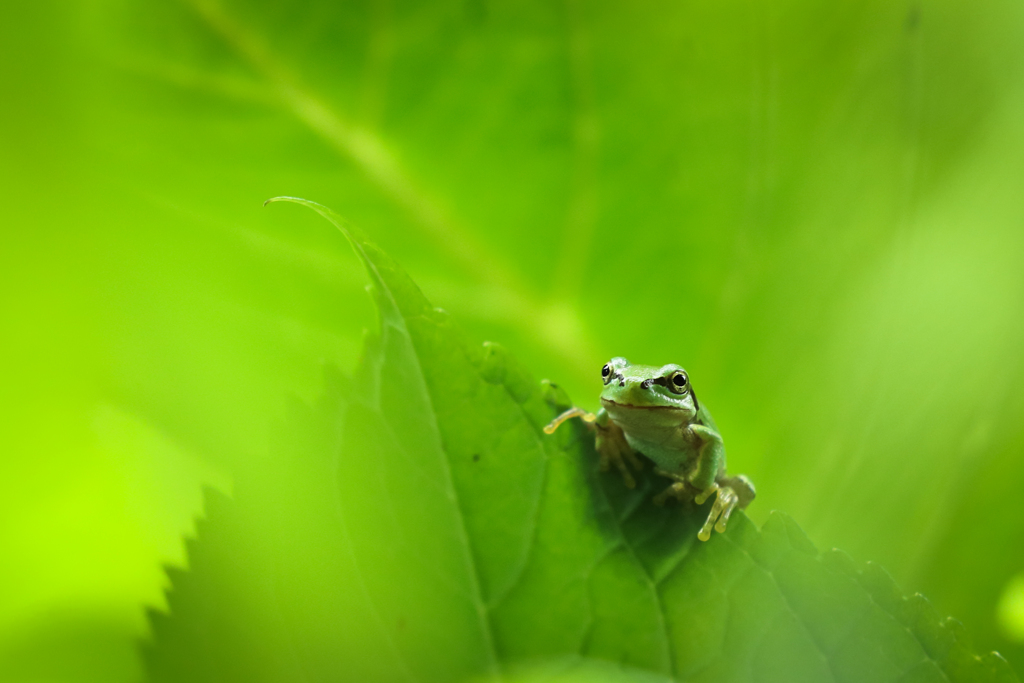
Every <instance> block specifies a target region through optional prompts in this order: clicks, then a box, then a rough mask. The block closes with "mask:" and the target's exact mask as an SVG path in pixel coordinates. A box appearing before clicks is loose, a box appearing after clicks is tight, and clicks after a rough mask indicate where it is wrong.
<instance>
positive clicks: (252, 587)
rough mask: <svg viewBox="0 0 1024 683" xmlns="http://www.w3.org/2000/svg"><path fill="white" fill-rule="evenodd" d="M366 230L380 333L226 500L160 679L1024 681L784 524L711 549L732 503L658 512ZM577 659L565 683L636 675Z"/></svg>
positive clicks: (728, 538)
mask: <svg viewBox="0 0 1024 683" xmlns="http://www.w3.org/2000/svg"><path fill="white" fill-rule="evenodd" d="M299 201H301V200H299ZM313 207H314V208H315V209H317V210H318V211H320V212H321V213H323V214H324V215H325V216H327V217H328V218H331V220H333V221H334V222H335V224H336V225H338V226H339V227H341V228H342V229H343V230H346V228H344V227H343V226H342V224H341V222H340V220H339V219H338V218H337V217H335V216H333V215H332V214H330V212H328V211H326V210H324V209H322V207H318V206H316V205H313ZM346 232H347V230H346ZM352 243H353V246H354V247H355V248H356V250H357V252H358V253H359V254H360V256H361V257H362V258H363V260H364V262H365V265H366V268H367V271H368V272H369V275H370V280H371V282H372V286H373V291H374V295H375V300H376V301H377V304H378V310H379V313H380V322H381V326H380V332H379V334H378V335H377V336H375V337H374V338H373V339H372V342H371V344H370V347H369V349H368V351H367V353H366V355H365V357H364V359H363V362H362V364H361V366H360V368H359V370H358V371H357V373H356V374H355V375H354V376H353V377H351V378H346V377H344V376H340V375H335V376H334V380H333V383H332V386H331V388H330V389H329V391H328V392H327V394H326V395H325V398H324V399H323V400H322V401H321V402H320V403H319V404H318V405H317V406H316V407H315V408H314V409H305V408H303V407H301V406H296V408H295V411H294V415H293V417H292V419H291V421H290V422H289V424H288V425H287V427H286V429H285V431H284V432H283V433H282V435H281V437H280V439H279V441H278V449H279V450H278V452H277V453H276V454H275V456H274V466H273V467H272V468H270V469H269V470H268V473H267V474H268V476H267V478H266V479H265V480H263V481H261V482H254V483H253V485H252V488H250V489H249V490H248V491H245V492H244V493H240V495H239V499H238V503H237V505H236V504H232V503H230V502H228V501H227V500H225V499H223V498H221V497H218V496H216V495H214V496H212V497H211V498H210V499H209V507H208V513H209V518H208V519H207V520H206V521H205V522H203V524H202V526H201V528H200V532H199V539H200V540H199V541H198V542H197V543H193V544H192V545H191V551H190V562H191V566H192V570H191V571H190V572H188V573H180V572H175V573H174V588H173V592H172V593H171V594H170V597H169V605H170V616H162V615H156V616H155V617H154V619H155V623H154V632H155V643H154V644H153V646H152V648H151V649H150V652H149V662H150V674H151V678H152V679H153V680H154V681H159V682H161V683H172V682H184V681H249V682H253V681H280V680H293V679H300V678H301V679H304V680H337V679H338V678H339V677H340V678H343V679H346V680H359V681H386V680H401V679H410V680H418V681H458V680H463V679H467V678H470V677H474V676H480V675H487V674H491V675H493V676H494V677H495V680H500V676H499V674H500V672H501V671H502V670H504V669H505V668H507V667H509V666H510V665H512V666H514V665H517V664H519V665H524V664H525V663H529V662H531V661H544V660H558V659H559V658H566V657H570V658H571V657H574V656H578V657H582V658H584V660H589V659H596V660H604V661H607V662H616V663H619V664H620V665H623V666H628V667H633V668H635V669H638V670H639V671H641V672H645V673H646V674H648V675H649V674H658V675H660V676H663V677H665V678H667V679H671V680H688V681H689V680H693V681H716V682H723V681H748V680H758V681H830V680H832V681H840V680H842V681H867V680H870V681H879V682H882V681H894V682H895V681H907V680H914V681H950V680H952V681H1006V682H1010V681H1015V680H1016V677H1015V676H1014V675H1013V673H1012V671H1011V669H1010V667H1009V665H1008V664H1007V663H1006V661H1005V660H1003V659H1002V658H1001V657H999V656H998V655H996V654H994V653H993V654H991V655H988V656H986V657H977V656H976V655H974V654H973V652H972V651H971V647H970V645H969V644H968V643H967V641H966V639H965V637H964V636H963V634H962V632H961V629H962V627H960V626H959V624H958V623H956V622H952V621H951V620H947V621H940V619H939V617H938V615H937V613H936V612H935V610H934V609H933V608H932V607H931V606H930V605H929V604H928V602H927V601H926V600H925V599H924V598H922V597H921V596H915V597H914V598H910V599H907V598H904V597H903V596H902V595H901V593H900V591H899V590H898V589H897V588H896V585H895V583H894V582H893V581H892V579H891V578H890V577H889V575H888V574H886V573H885V572H884V570H882V569H880V568H879V567H877V566H876V565H868V566H867V567H866V568H864V569H858V568H857V566H856V565H855V563H854V562H853V561H852V560H851V559H850V558H849V557H848V556H846V555H844V554H843V553H841V552H839V551H832V552H830V553H826V554H825V555H823V556H822V555H819V554H818V552H817V551H816V550H815V548H814V546H813V545H812V544H811V543H810V541H809V540H808V539H807V537H806V536H805V535H804V534H803V532H802V531H801V530H800V529H799V527H797V525H796V524H795V523H794V522H793V521H792V520H790V519H789V518H788V517H785V516H784V515H781V514H778V513H776V514H773V515H772V516H771V517H769V520H768V522H767V523H766V524H765V526H764V528H763V529H762V530H761V531H760V532H758V531H757V529H756V528H755V527H754V526H753V525H752V524H751V523H750V522H749V521H748V520H747V518H746V517H745V516H744V515H742V514H739V515H738V516H737V518H736V519H735V521H734V522H733V523H732V524H731V526H730V529H729V531H728V532H727V533H726V534H724V535H718V534H716V535H715V537H714V539H713V540H711V541H709V542H707V543H702V542H700V541H698V540H697V537H696V534H697V530H698V529H699V527H700V524H701V522H702V520H703V517H704V516H706V514H707V507H709V506H710V504H706V506H705V508H704V509H697V510H695V509H692V508H691V507H687V508H685V509H683V510H682V511H680V510H679V509H667V508H659V507H656V506H655V505H653V503H651V501H650V497H651V496H650V494H651V492H652V489H655V488H656V487H657V486H658V482H657V481H655V478H654V477H651V478H646V477H645V478H644V480H643V482H642V485H641V486H640V487H638V489H637V490H629V489H626V488H625V487H624V486H623V485H622V484H621V482H620V481H619V480H618V477H615V476H608V475H599V474H598V473H597V472H596V469H595V467H594V464H595V462H596V456H595V453H594V451H593V446H592V442H591V437H590V435H589V433H588V432H587V431H586V430H585V429H583V428H579V429H578V431H576V432H575V433H566V434H565V435H564V436H562V437H560V438H557V439H556V438H553V437H545V436H544V435H543V432H542V430H541V428H542V426H543V425H544V424H545V423H546V422H547V421H548V420H550V418H551V417H553V415H554V414H555V411H554V407H553V406H550V405H548V404H547V403H546V402H545V400H544V399H543V397H542V395H541V391H540V388H539V384H538V383H537V382H535V381H534V380H532V379H531V378H530V377H529V376H528V374H526V373H525V372H524V371H523V370H522V369H521V368H520V367H519V366H518V365H517V364H516V362H515V361H514V359H513V358H512V357H511V356H510V355H509V354H508V353H507V352H504V351H503V350H502V349H501V347H498V346H495V345H484V346H483V347H470V346H467V345H466V344H465V343H464V342H463V340H462V337H461V335H460V333H458V332H457V331H456V330H455V329H454V328H453V326H452V323H451V320H450V318H449V316H448V315H447V314H446V313H444V312H443V311H441V310H440V309H436V308H432V307H431V306H430V304H429V303H428V302H427V300H426V299H425V298H424V297H423V295H422V294H421V293H420V292H419V290H418V289H417V288H416V286H415V285H414V284H413V283H412V281H411V280H410V279H409V278H408V277H407V276H406V275H405V274H404V273H403V272H402V271H400V270H399V269H397V268H396V266H395V265H394V263H393V262H392V261H391V260H390V259H389V258H388V257H387V256H385V255H384V254H383V253H382V252H380V251H379V250H378V249H376V248H375V247H372V246H370V245H369V244H367V243H365V242H362V241H361V240H360V239H358V238H352ZM577 427H579V425H577ZM662 485H664V482H662ZM569 669H570V670H569V671H564V670H563V671H559V670H558V669H557V668H556V669H555V674H557V676H559V677H561V678H559V679H557V680H563V679H568V680H584V679H585V680H599V679H600V678H599V676H600V675H606V676H611V680H623V677H622V675H621V672H619V673H616V672H615V671H614V669H612V670H611V672H610V673H608V672H604V670H602V669H600V668H597V669H595V670H594V671H589V670H587V669H586V668H584V669H583V672H582V673H581V672H580V671H572V670H571V667H569ZM546 675H548V676H550V675H554V674H551V673H548V674H546ZM531 676H539V674H537V673H536V672H533V673H530V674H527V680H532V679H531V678H530V677H531ZM581 676H582V678H581ZM541 680H543V678H541ZM548 680H550V678H549V679H548ZM634 680H635V679H634Z"/></svg>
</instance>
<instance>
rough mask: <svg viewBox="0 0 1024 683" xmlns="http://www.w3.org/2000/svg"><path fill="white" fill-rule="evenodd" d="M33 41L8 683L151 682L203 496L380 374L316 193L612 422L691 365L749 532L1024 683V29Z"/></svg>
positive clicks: (370, 28)
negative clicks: (609, 364)
mask: <svg viewBox="0 0 1024 683" xmlns="http://www.w3.org/2000/svg"><path fill="white" fill-rule="evenodd" d="M0 12H2V15H0V93H2V96H0V186H2V187H3V189H4V192H5V195H6V196H5V201H4V203H3V208H2V209H0V211H2V213H0V215H2V216H3V221H2V236H3V237H2V238H3V242H2V244H0V306H2V308H0V321H2V329H0V332H2V335H0V364H2V367H0V372H2V377H3V380H2V382H0V435H2V441H0V467H2V470H0V548H2V554H0V677H4V678H9V679H10V680H31V681H35V680H61V681H63V680H67V681H73V680H104V681H120V680H124V681H130V680H134V679H135V678H137V677H138V676H139V675H140V671H141V669H140V664H139V660H138V657H137V654H136V650H135V642H136V640H137V639H139V638H142V637H145V635H146V633H147V629H148V626H147V622H146V619H145V613H144V606H155V607H158V608H159V607H161V606H162V605H163V597H162V596H163V589H164V588H165V587H166V578H165V577H164V573H163V570H162V568H161V564H162V563H169V564H172V565H179V566H184V565H185V564H186V558H185V553H184V546H183V543H182V536H183V535H189V534H191V533H192V532H193V520H194V519H195V517H196V516H197V515H199V514H200V513H201V510H202V496H201V487H202V485H204V484H207V485H212V486H213V487H215V488H217V489H220V490H222V491H224V492H230V491H231V488H232V482H233V481H234V480H235V479H236V478H237V477H239V476H243V475H244V474H245V473H251V472H259V471H260V467H261V464H262V463H264V462H265V461H266V460H267V458H268V457H269V453H270V445H269V444H270V435H271V433H272V431H273V425H274V423H275V421H278V420H280V419H282V417H283V416H284V414H285V404H286V401H287V400H288V398H289V397H291V396H298V397H299V398H301V399H303V400H306V401H312V400H314V399H315V398H317V397H318V396H319V395H320V394H321V392H322V391H323V382H324V380H323V377H324V366H325V365H326V366H328V367H330V366H337V367H339V368H341V369H342V370H343V371H345V372H350V371H351V370H352V369H353V368H354V367H355V365H356V360H357V358H358V355H359V350H360V348H361V345H362V330H363V329H364V328H367V327H373V326H374V325H375V324H376V323H375V317H374V315H375V314H374V313H373V309H372V306H371V304H370V301H369V299H368V298H367V297H366V295H365V294H364V293H363V292H362V287H363V285H364V275H363V272H362V270H361V267H360V265H359V264H358V262H357V260H356V259H355V258H354V257H353V256H352V255H351V253H350V249H349V248H348V246H347V245H346V244H344V242H343V240H341V239H340V237H339V236H338V235H337V233H335V232H333V231H332V229H330V228H329V227H328V226H326V225H325V224H323V223H322V222H321V221H319V220H318V219H316V217H315V216H312V215H307V214H305V213H301V212H298V211H278V210H264V209H262V208H261V204H262V201H263V200H264V199H266V198H267V197H270V196H274V195H281V194H287V195H297V196H304V197H309V198H311V199H315V200H318V201H320V202H322V203H325V204H328V205H330V206H332V207H333V208H335V209H336V210H338V211H339V212H340V213H342V214H343V215H345V216H346V217H347V218H349V219H350V220H352V221H354V222H355V223H357V224H358V225H360V226H362V228H363V229H364V230H365V232H367V233H368V234H369V235H370V236H371V237H372V238H373V240H374V241H376V242H377V243H379V244H380V245H381V246H382V247H383V248H385V249H386V250H387V251H388V252H389V253H390V254H391V255H392V256H394V257H395V259H396V260H397V261H398V262H399V263H401V264H402V265H403V266H404V267H405V269H406V270H407V271H408V272H409V273H410V274H411V275H412V276H413V277H414V279H415V280H416V281H417V282H418V283H419V284H420V285H421V286H422V287H423V289H424V291H425V293H426V294H427V296H428V297H429V298H430V300H431V301H432V302H433V303H434V304H436V305H439V306H442V307H444V308H445V309H446V310H448V311H450V312H451V313H452V314H453V316H454V318H455V320H456V321H457V322H458V323H459V324H460V325H461V326H462V327H463V328H464V329H466V331H467V333H468V335H469V336H470V337H472V338H474V339H477V340H483V339H493V340H497V341H500V342H501V343H502V344H503V345H504V346H506V347H507V348H509V349H510V350H511V351H512V352H513V353H514V354H515V355H516V356H518V357H519V359H520V360H521V361H523V363H524V364H525V365H526V366H527V367H529V368H530V369H531V371H532V372H533V373H534V374H535V375H536V376H538V377H541V376H544V377H550V378H551V379H553V380H556V381H558V382H559V383H560V384H562V385H563V386H565V387H566V388H567V389H568V391H569V393H570V395H571V396H572V397H573V398H574V399H576V400H577V401H578V402H580V403H581V404H583V405H585V406H587V407H596V395H597V391H598V388H599V384H598V380H597V376H598V371H599V368H600V366H601V364H602V363H603V362H605V360H607V358H608V357H610V356H612V355H624V356H627V357H628V358H630V359H631V360H636V361H638V362H647V363H657V364H660V363H667V362H679V363H682V364H684V365H685V366H686V367H687V369H688V370H689V372H690V374H691V376H692V377H693V378H694V381H695V382H696V383H697V386H698V388H699V391H700V394H701V400H702V401H703V402H705V403H706V404H707V405H708V406H710V407H711V409H712V410H713V412H714V414H715V418H716V421H717V422H718V424H719V426H720V427H721V429H722V431H723V433H724V435H725V440H726V444H727V447H728V449H729V457H730V468H731V469H732V470H733V471H737V472H744V473H746V474H748V475H749V476H750V477H751V478H752V479H753V480H754V481H755V482H756V484H757V486H758V490H759V496H758V500H757V502H756V503H755V504H754V505H753V506H752V507H751V508H750V510H749V514H750V517H751V518H752V519H753V520H754V521H755V522H757V523H761V522H763V521H764V520H765V519H766V518H767V515H768V512H769V511H770V510H772V509H779V510H784V511H786V512H787V513H788V514H790V515H792V516H793V518H794V519H796V520H797V522H798V523H799V524H800V525H801V526H802V527H803V528H804V529H805V530H806V531H807V533H808V534H809V536H810V537H811V539H812V540H813V541H814V542H815V543H816V544H817V545H818V546H819V547H822V548H828V547H832V546H838V547H841V548H843V549H844V550H846V551H847V552H849V553H850V554H851V555H852V556H853V557H854V558H855V559H858V560H868V559H870V560H875V561H878V562H879V563H881V564H882V565H884V566H885V567H887V568H888V569H889V571H890V572H891V573H892V574H893V575H894V577H895V578H896V579H897V581H898V582H899V583H900V585H901V586H902V587H903V588H904V589H906V590H908V591H910V592H914V591H922V592H924V593H925V594H926V595H928V596H929V598H930V599H931V600H932V601H933V603H934V604H935V606H936V607H937V609H938V610H939V612H940V613H943V614H952V615H954V616H956V617H957V618H958V619H961V620H962V621H963V622H964V623H965V624H966V626H967V628H968V631H969V632H970V633H971V634H972V635H973V638H974V640H975V643H976V645H977V646H978V649H979V650H982V651H985V650H990V649H998V650H1000V651H1001V652H1002V653H1003V654H1004V655H1005V656H1006V657H1007V658H1008V659H1009V660H1010V662H1011V664H1013V665H1014V666H1015V667H1016V668H1017V670H1018V672H1020V671H1021V670H1022V667H1024V646H1022V642H1024V579H1022V578H1021V576H1022V572H1024V553H1022V552H1021V550H1020V548H1022V547H1024V515H1022V514H1021V513H1020V511H1019V506H1020V503H1019V500H1018V493H1017V492H1018V491H1019V490H1020V488H1021V486H1022V484H1024V458H1022V457H1021V453H1022V451H1024V429H1022V424H1024V423H1022V422H1021V418H1022V417H1024V392H1022V391H1021V389H1020V387H1021V380H1022V379H1024V377H1022V375H1024V368H1022V366H1021V362H1020V349H1022V348H1024V315H1022V313H1024V193H1022V192H1021V178H1022V177H1024V9H1022V8H1021V7H1020V6H1019V5H1017V4H1016V3H1012V2H1008V1H1007V2H993V3H988V4H986V5H984V6H979V7H966V6H960V5H959V4H957V3H952V2H945V3H937V2H920V3H916V2H914V3H904V2H881V1H879V2H873V3H854V2H832V3H817V4H815V3H810V2H746V3H740V2H735V3H733V2H722V3H714V4H712V3H698V2H687V3H680V2H675V3H669V2H665V3H653V2H652V3H632V4H630V5H629V6H628V7H625V6H616V5H613V4H611V3H586V2H576V1H573V0H570V1H568V2H563V3H534V4H528V3H513V2H508V3H498V2H490V1H487V0H469V1H461V2H452V3H429V4H421V3H409V4H407V5H406V4H401V3H397V2H387V1H386V0H382V1H379V2H374V3H370V4H362V3H329V2H299V3H288V4H284V3H273V2H248V3H239V2H215V1H213V0H193V1H191V2H189V1H182V2H163V1H157V2H151V3H142V2H126V1H121V2H115V1H112V0H111V1H95V2H36V3H31V4H28V3H6V4H5V6H4V7H3V8H2V10H0ZM1014 605H1016V607H1014ZM55 652H56V653H59V655H56V656H55V655H54V653H55Z"/></svg>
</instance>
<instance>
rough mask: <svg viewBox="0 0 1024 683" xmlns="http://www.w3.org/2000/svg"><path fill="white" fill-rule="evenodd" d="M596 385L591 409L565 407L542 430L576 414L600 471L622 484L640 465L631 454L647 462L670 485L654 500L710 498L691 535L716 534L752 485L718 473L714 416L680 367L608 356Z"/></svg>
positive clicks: (721, 451)
mask: <svg viewBox="0 0 1024 683" xmlns="http://www.w3.org/2000/svg"><path fill="white" fill-rule="evenodd" d="M601 379H602V380H603V381H604V389H603V390H602V391H601V409H600V410H598V412H597V414H596V415H595V414H594V413H589V412H587V411H585V410H583V409H581V408H575V407H573V408H570V409H569V410H566V411H565V412H563V413H562V414H561V415H559V416H558V417H556V418H555V419H554V420H553V421H552V422H551V424H549V425H548V426H546V427H545V428H544V431H545V432H546V433H548V434H553V433H554V431H555V430H556V429H558V427H559V425H561V424H562V423H563V422H565V421H566V420H569V419H571V418H574V417H579V418H582V419H583V421H584V422H586V423H588V424H589V425H591V426H592V429H593V430H594V431H595V432H596V448H597V452H598V454H599V455H600V458H601V459H600V469H601V470H602V471H607V470H608V469H609V468H610V466H611V465H614V466H615V467H616V468H617V469H618V470H619V472H621V474H622V478H623V480H625V483H626V486H628V487H629V488H633V487H634V486H636V482H635V480H634V479H633V475H632V473H631V472H630V467H633V468H634V469H636V470H640V469H642V467H643V463H642V461H641V460H640V458H638V457H637V456H638V455H643V456H645V457H646V458H648V459H649V460H651V461H653V462H654V466H655V470H654V471H655V473H657V474H659V475H661V476H663V477H668V478H669V479H672V480H673V483H672V484H671V485H670V486H669V487H668V488H666V489H665V490H664V491H663V492H662V493H660V494H659V495H658V496H656V497H655V499H654V502H655V503H656V504H658V505H662V504H664V503H665V501H666V500H668V499H669V498H670V497H675V498H677V499H679V500H680V501H689V500H693V501H695V502H696V503H697V505H702V504H703V503H704V501H705V500H707V499H708V498H709V497H710V496H712V495H715V496H716V498H715V503H714V505H713V506H712V507H711V513H710V514H709V515H708V518H707V521H705V522H704V526H703V527H701V530H700V532H699V533H698V534H697V537H698V538H699V539H700V540H702V541H706V540H708V539H709V538H711V530H712V529H715V530H716V531H719V532H723V531H725V526H726V523H727V522H728V521H729V515H731V514H732V511H733V510H735V509H736V508H739V509H741V510H742V509H743V508H745V507H746V506H747V505H749V504H750V502H751V501H752V500H754V495H755V491H754V485H753V484H752V483H751V482H750V480H749V479H747V478H746V477H745V476H743V475H738V476H735V477H728V476H726V471H725V447H724V446H723V444H722V437H721V435H720V434H719V433H718V428H717V427H716V426H715V421H714V420H713V419H711V414H710V413H709V412H708V410H707V408H706V407H704V406H703V405H701V404H700V402H699V401H698V400H697V395H696V394H695V393H694V391H693V387H692V386H691V385H690V378H689V376H688V375H687V374H686V370H684V369H683V368H682V367H680V366H678V365H662V366H660V367H658V366H655V365H634V364H631V363H630V362H629V361H628V360H626V359H625V358H612V359H611V360H610V361H608V363H606V364H605V366H604V367H603V368H601Z"/></svg>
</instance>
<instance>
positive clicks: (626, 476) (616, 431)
mask: <svg viewBox="0 0 1024 683" xmlns="http://www.w3.org/2000/svg"><path fill="white" fill-rule="evenodd" d="M595 426H596V427H597V439H596V442H595V446H596V447H597V453H598V455H600V456H601V459H600V460H599V461H598V467H599V469H600V470H601V471H602V472H607V471H608V470H609V469H611V466H612V465H615V468H616V469H617V470H618V471H619V473H620V474H621V475H622V480H623V481H624V482H625V483H626V487H627V488H635V487H636V480H635V479H634V478H633V474H632V473H631V472H630V471H629V467H628V466H627V461H628V463H629V465H631V466H632V467H633V469H635V470H636V471H638V472H639V471H640V470H642V469H643V468H644V465H643V463H642V462H640V459H639V458H638V457H637V455H636V451H634V450H633V447H632V446H630V445H629V443H628V442H627V441H626V435H625V434H624V433H623V431H622V428H621V427H619V426H618V425H617V424H615V423H614V422H609V423H608V424H607V425H605V426H601V425H595Z"/></svg>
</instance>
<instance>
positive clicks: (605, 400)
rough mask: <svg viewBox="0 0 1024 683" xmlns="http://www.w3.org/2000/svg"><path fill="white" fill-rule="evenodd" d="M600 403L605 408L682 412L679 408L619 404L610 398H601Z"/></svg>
mask: <svg viewBox="0 0 1024 683" xmlns="http://www.w3.org/2000/svg"><path fill="white" fill-rule="evenodd" d="M601 403H603V404H604V405H606V406H615V407H617V408H636V409H637V410H683V409H682V408H680V407H679V406H642V405H637V404H635V403H620V402H618V401H613V400H611V399H610V398H602V399H601Z"/></svg>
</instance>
